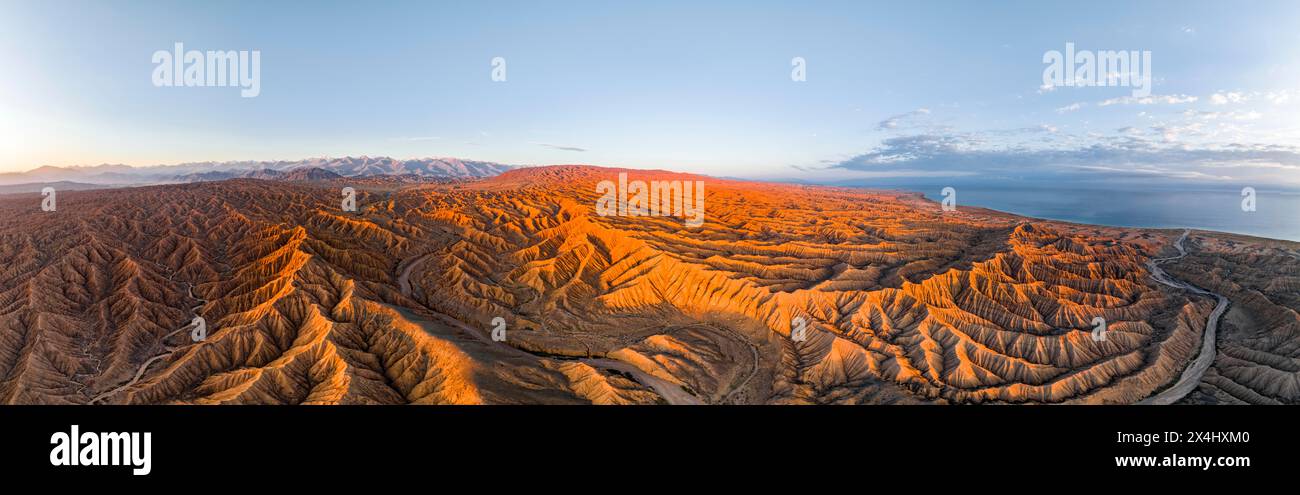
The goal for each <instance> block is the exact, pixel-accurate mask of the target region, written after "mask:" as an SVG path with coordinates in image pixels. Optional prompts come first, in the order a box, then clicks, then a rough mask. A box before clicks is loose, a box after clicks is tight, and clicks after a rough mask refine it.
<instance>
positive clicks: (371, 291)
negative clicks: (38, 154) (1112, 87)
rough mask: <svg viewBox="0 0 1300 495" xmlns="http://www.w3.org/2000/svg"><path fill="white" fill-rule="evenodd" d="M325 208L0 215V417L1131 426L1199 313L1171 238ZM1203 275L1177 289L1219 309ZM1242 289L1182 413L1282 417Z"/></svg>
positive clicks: (466, 205)
mask: <svg viewBox="0 0 1300 495" xmlns="http://www.w3.org/2000/svg"><path fill="white" fill-rule="evenodd" d="M619 172H625V173H627V174H629V176H630V177H632V178H635V179H640V180H651V179H664V180H703V181H704V182H705V191H706V196H705V216H704V223H703V225H701V226H700V227H689V226H687V225H686V224H685V223H684V222H683V221H682V219H681V218H677V217H671V216H668V217H644V216H601V215H598V214H597V213H596V208H595V205H596V204H597V200H598V199H599V196H600V195H599V194H598V192H597V187H596V186H597V183H598V182H600V181H604V180H616V178H617V174H618V173H619ZM346 181H347V179H346V178H342V179H339V178H329V179H328V180H319V181H314V182H284V181H263V180H242V179H241V180H230V181H221V182H211V183H202V184H185V185H169V186H156V187H144V188H132V189H120V190H103V191H89V192H64V193H60V196H59V203H58V211H55V212H43V211H41V210H40V201H39V200H40V198H39V196H35V195H14V196H8V197H5V198H3V199H0V258H3V259H5V260H9V262H8V263H6V264H5V266H4V269H3V272H0V401H3V402H6V403H64V404H85V403H198V404H307V403H311V404H340V403H382V404H398V403H429V404H434V403H458V404H478V403H548V404H549V403H597V404H638V403H645V404H649V403H701V404H712V403H779V404H805V403H965V402H970V403H1069V402H1084V403H1132V402H1136V401H1138V400H1140V399H1142V398H1144V397H1148V396H1150V395H1152V394H1153V393H1155V392H1156V391H1159V390H1161V389H1163V388H1166V387H1168V386H1169V385H1170V384H1171V383H1172V382H1173V381H1174V380H1176V379H1177V377H1178V375H1179V373H1181V372H1182V370H1183V369H1184V368H1186V366H1187V364H1188V363H1189V362H1190V361H1191V360H1192V359H1193V358H1194V357H1195V355H1196V353H1197V352H1198V347H1199V345H1200V343H1201V335H1202V332H1203V331H1204V327H1205V323H1206V317H1207V316H1208V315H1209V314H1210V311H1211V309H1212V308H1213V307H1214V301H1213V300H1212V299H1210V298H1206V297H1202V296H1196V295H1193V294H1188V293H1187V292H1186V291H1180V290H1177V289H1174V288H1171V287H1166V286H1163V285H1161V284H1158V283H1155V282H1154V281H1153V280H1152V279H1151V277H1150V276H1149V275H1150V274H1149V273H1148V267H1147V265H1146V262H1147V260H1149V259H1151V258H1153V257H1156V256H1158V255H1160V254H1161V253H1162V252H1165V251H1166V250H1168V249H1169V246H1170V244H1171V243H1172V242H1173V240H1174V239H1175V238H1176V237H1177V236H1178V234H1179V233H1180V232H1174V231H1143V230H1135V229H1113V228H1104V227H1093V226H1080V225H1072V224H1064V223H1055V222H1045V221H1029V220H1027V219H1024V218H1020V217H1014V216H1010V215H1006V214H1001V213H997V212H991V211H987V210H980V209H966V208H960V209H959V210H958V211H956V212H944V211H942V210H941V209H940V207H939V205H937V204H935V203H932V202H928V201H925V200H924V199H922V198H920V197H919V196H916V195H912V194H907V193H895V192H870V191H863V190H853V189H841V188H826V187H806V186H794V185H776V184H759V183H746V182H732V181H724V180H719V179H713V178H704V177H695V176H685V175H680V174H670V173H667V172H650V171H620V170H616V169H605V168H595V167H543V168H530V169H518V170H513V171H510V172H507V173H504V174H502V175H500V176H497V177H494V178H492V179H488V180H482V181H472V182H451V183H437V184H425V185H410V184H396V185H395V184H381V185H379V186H375V187H371V185H369V184H366V183H359V184H356V185H355V186H354V187H355V188H356V189H357V190H358V191H359V193H358V197H357V205H358V209H357V211H355V212H349V211H343V209H342V207H341V204H340V200H341V199H342V198H341V196H340V191H339V188H340V187H342V186H344V185H345V184H343V182H346ZM1194 239H1201V237H1196V238H1194ZM1242 242H1243V243H1245V244H1247V245H1250V241H1249V240H1247V241H1242ZM1189 244H1190V243H1189ZM1193 247H1194V248H1195V249H1202V248H1201V243H1200V242H1197V243H1196V245H1195V246H1193ZM1276 249H1278V250H1281V251H1282V252H1285V251H1286V250H1287V249H1289V250H1290V252H1291V253H1294V252H1295V246H1294V245H1291V244H1284V245H1283V247H1281V248H1276ZM1166 254H1167V253H1166ZM1275 255H1276V256H1278V258H1277V259H1276V260H1273V261H1278V262H1279V263H1280V262H1282V255H1281V254H1277V253H1275ZM1240 256H1243V257H1245V258H1242V259H1241V260H1237V261H1231V262H1232V263H1237V264H1246V265H1249V264H1252V263H1255V264H1256V266H1258V267H1259V268H1260V269H1264V265H1261V264H1259V263H1258V261H1259V260H1258V259H1255V260H1254V261H1252V258H1249V256H1256V254H1249V253H1242V254H1240ZM1270 256H1271V255H1270ZM1223 259H1225V258H1223V257H1218V256H1217V255H1212V254H1210V253H1208V252H1207V253H1204V254H1199V252H1198V254H1195V255H1193V256H1189V257H1188V258H1186V259H1185V260H1180V263H1186V265H1178V266H1182V267H1184V268H1187V267H1191V268H1187V269H1193V268H1194V269H1195V270H1197V272H1198V273H1202V274H1204V275H1203V277H1202V279H1198V280H1199V281H1196V282H1195V283H1197V284H1198V285H1200V286H1201V287H1206V288H1210V287H1212V286H1214V287H1218V285H1214V284H1212V283H1211V282H1210V280H1224V281H1228V280H1235V279H1233V278H1232V277H1230V276H1228V275H1227V272H1228V270H1226V269H1222V270H1218V271H1217V272H1216V271H1215V268H1214V267H1215V266H1216V263H1222V262H1224V261H1222V260H1223ZM1271 262H1272V261H1270V263H1271ZM1178 266H1175V265H1165V268H1166V269H1167V270H1168V271H1169V272H1170V273H1171V274H1174V275H1179V276H1182V272H1178V271H1176V270H1177V268H1178ZM1234 273H1235V272H1234ZM1293 275H1294V274H1293ZM1187 276H1188V279H1189V280H1191V279H1192V278H1193V277H1192V275H1191V274H1188V275H1187ZM1253 280H1255V279H1253V278H1249V279H1246V280H1243V281H1237V282H1234V283H1235V284H1236V285H1237V287H1236V288H1234V289H1233V290H1236V291H1238V292H1242V293H1243V294H1244V293H1245V292H1247V291H1248V292H1251V293H1259V294H1262V297H1260V298H1259V300H1258V301H1255V302H1247V303H1243V304H1242V305H1241V306H1239V307H1236V308H1235V310H1236V311H1239V312H1240V313H1241V314H1243V315H1249V317H1250V318H1255V319H1254V320H1251V321H1252V322H1253V323H1250V324H1247V323H1241V324H1240V325H1238V326H1239V327H1241V328H1254V327H1259V326H1263V327H1267V328H1268V329H1270V330H1269V331H1270V332H1271V333H1272V334H1275V335H1272V336H1268V337H1259V336H1255V335H1254V334H1249V331H1247V330H1240V331H1228V330H1224V331H1223V333H1225V334H1226V335H1235V336H1237V337H1228V336H1225V337H1223V338H1224V339H1225V344H1224V346H1223V347H1221V348H1220V352H1221V353H1222V354H1223V355H1222V356H1220V357H1219V358H1218V361H1217V362H1216V365H1215V368H1214V369H1213V370H1212V372H1209V373H1207V374H1206V378H1205V382H1206V385H1204V386H1202V387H1201V389H1200V390H1198V391H1197V392H1196V393H1194V394H1192V395H1198V394H1199V395H1216V396H1223V397H1222V400H1228V399H1227V398H1226V397H1227V396H1231V397H1234V398H1236V399H1237V400H1243V401H1247V402H1268V401H1267V400H1264V399H1269V400H1272V401H1276V402H1286V401H1294V400H1295V385H1294V383H1295V380H1296V370H1297V369H1300V367H1297V365H1296V363H1297V361H1296V357H1295V352H1297V351H1296V346H1294V345H1292V343H1293V342H1294V341H1295V335H1296V333H1297V332H1300V328H1297V327H1298V326H1300V325H1297V319H1296V318H1297V317H1296V313H1295V308H1296V306H1295V305H1294V304H1292V303H1294V302H1295V301H1294V300H1291V299H1294V297H1293V296H1294V294H1295V290H1294V283H1292V284H1291V285H1290V286H1288V285H1286V284H1287V283H1288V282H1285V281H1282V282H1278V283H1275V284H1273V285H1271V286H1267V287H1256V286H1254V285H1251V284H1252V283H1257V282H1252V281H1253ZM1291 282H1295V280H1294V277H1292V280H1291ZM1225 283H1226V282H1225ZM1278 284H1280V285H1278ZM1225 290H1226V289H1225ZM1288 290H1289V292H1287V291H1288ZM1270 291H1271V292H1270ZM1219 292H1223V291H1219ZM1286 294H1290V296H1287V295H1286ZM1229 297H1233V298H1234V299H1233V300H1234V302H1236V300H1237V299H1236V297H1237V296H1229ZM1287 297H1291V299H1286V298H1287ZM1288 305H1289V306H1288ZM1288 311H1289V312H1288ZM196 315H197V316H201V317H202V318H203V319H204V320H205V321H206V326H207V335H206V338H204V339H203V340H201V341H197V342H196V341H195V340H194V338H193V336H192V335H191V334H192V331H191V330H192V327H191V326H190V325H189V323H190V322H191V320H192V319H193V317H194V316H196ZM1229 316H1231V315H1229ZM1098 317H1101V318H1104V319H1105V321H1106V324H1107V329H1108V332H1107V334H1106V339H1105V340H1104V341H1096V340H1094V339H1093V337H1092V334H1093V330H1094V326H1095V325H1094V323H1093V322H1094V319H1096V318H1098ZM498 318H500V320H497V319H498ZM1240 318H1244V317H1240ZM1242 321H1243V322H1244V321H1245V320H1242ZM1251 325H1254V326H1251ZM494 330H496V331H497V332H496V333H497V334H498V336H504V341H497V340H494V339H493V333H494ZM501 334H503V335H501ZM1247 334H1249V335H1247ZM1233 339H1236V340H1233ZM1243 362H1244V363H1247V364H1241V363H1243ZM1246 376H1249V377H1251V378H1247V377H1246ZM1229 382H1231V385H1230V384H1229ZM1234 385H1240V386H1241V387H1244V388H1246V389H1248V390H1249V391H1250V394H1254V395H1250V394H1247V393H1246V392H1243V391H1241V390H1238V389H1237V388H1236V387H1234ZM1223 394H1227V396H1224V395H1223ZM1193 399H1195V398H1194V397H1192V396H1189V399H1188V400H1193Z"/></svg>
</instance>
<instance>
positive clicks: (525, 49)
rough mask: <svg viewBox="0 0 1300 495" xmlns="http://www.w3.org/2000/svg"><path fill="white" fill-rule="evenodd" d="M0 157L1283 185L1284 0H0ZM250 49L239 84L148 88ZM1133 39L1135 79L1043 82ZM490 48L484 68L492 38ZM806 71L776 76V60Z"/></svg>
mask: <svg viewBox="0 0 1300 495" xmlns="http://www.w3.org/2000/svg"><path fill="white" fill-rule="evenodd" d="M4 10H5V14H4V15H3V16H0V66H2V67H5V71H4V73H3V74H0V172H5V171H21V170H27V169H32V168H35V167H39V166H43V165H55V166H71V165H94V164H101V163H124V164H128V165H141V166H143V165H156V164H167V163H182V162H193V161H209V160H218V161H222V160H279V159H284V160H290V159H301V158H309V157H319V156H361V155H369V156H392V157H395V158H413V157H428V156H436V157H443V156H449V157H459V158H465V159H478V160H489V161H497V162H502V163H508V164H521V165H526V164H564V163H584V164H595V165H610V166H624V167H633V168H661V169H669V170H680V171H689V172H697V173H704V174H710V175H717V176H731V177H746V178H761V179H786V180H813V181H837V180H855V179H865V180H871V179H879V178H891V179H894V180H922V179H927V178H935V177H965V178H968V179H970V180H1010V179H1020V180H1043V181H1055V182H1058V183H1061V182H1065V183H1069V182H1072V181H1098V182H1124V181H1128V182H1134V183H1170V184H1183V183H1196V184H1198V185H1211V186H1212V185H1232V186H1233V187H1240V186H1239V185H1240V184H1247V185H1256V184H1258V185H1262V186H1267V187H1300V172H1298V171H1300V148H1298V147H1297V145H1300V64H1297V63H1296V61H1297V59H1300V3H1297V2H1293V1H1277V2H1236V3H1230V2H1188V1H1176V2H1088V3H1086V4H1080V3H1075V2H1068V3H1067V2H1042V1H1034V2H997V3H996V4H995V3H992V2H969V1H966V2H956V1H954V2H856V1H855V2H764V1H744V2H728V1H713V2H700V1H683V2H674V1H663V2H645V3H637V4H632V3H630V2H458V3H455V4H453V3H450V2H348V3H344V2H337V3H335V2H312V3H310V4H308V3H299V2H234V1H232V2H149V1H130V2H125V1H122V2H113V1H108V2H71V1H61V0H53V1H47V2H13V1H6V2H5V7H4ZM177 42H180V43H183V44H184V46H185V48H186V49H187V50H189V49H194V50H200V51H207V50H256V51H258V52H259V54H260V93H259V94H258V95H257V96H256V97H252V98H244V97H241V95H240V92H239V89H238V88H229V87H159V86H155V84H154V82H153V80H152V76H153V73H154V71H155V68H156V64H155V63H154V62H153V60H152V57H153V55H154V53H155V52H156V51H159V50H163V51H170V50H172V48H173V45H174V43H177ZM1067 43H1073V44H1074V46H1075V47H1076V48H1077V50H1092V51H1101V50H1125V51H1132V52H1135V53H1142V52H1149V53H1150V56H1151V65H1150V67H1149V73H1150V75H1151V81H1152V85H1151V86H1150V88H1149V90H1150V94H1149V95H1145V96H1142V97H1138V96H1135V91H1136V90H1135V88H1133V87H1065V86H1059V85H1044V81H1043V79H1044V77H1043V76H1044V70H1045V68H1046V67H1047V64H1045V63H1044V57H1045V55H1046V54H1047V53H1048V52H1051V51H1062V52H1063V51H1065V50H1066V44H1067ZM495 57H501V58H502V59H504V61H505V68H506V71H505V76H506V80H505V81H494V80H493V79H492V73H493V70H494V66H493V59H494V58H495ZM796 57H800V58H801V59H802V60H803V61H804V65H803V69H804V74H805V76H806V77H805V79H804V80H802V81H796V80H793V79H794V78H793V77H792V71H794V69H795V67H794V66H793V65H792V60H793V59H795V58H796Z"/></svg>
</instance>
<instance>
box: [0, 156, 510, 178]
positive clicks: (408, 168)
mask: <svg viewBox="0 0 1300 495" xmlns="http://www.w3.org/2000/svg"><path fill="white" fill-rule="evenodd" d="M511 168H514V167H511V166H510V165H503V164H500V163H493V162H484V161H476V160H460V159H457V158H413V159H407V160H399V159H396V158H390V157H386V156H383V157H369V156H361V157H344V158H309V159H305V160H294V161H284V160H280V161H233V162H194V163H182V164H177V165H158V166H152V167H131V166H127V165H115V164H104V165H94V166H75V167H53V166H44V167H39V168H36V169H33V170H29V171H26V172H10V173H0V185H16V184H28V183H41V182H55V181H73V182H78V183H83V184H90V185H139V184H168V183H178V182H202V181H213V180H225V179H233V178H257V179H278V178H284V173H287V172H292V171H295V170H298V169H313V170H317V172H311V173H307V174H306V175H301V177H303V178H302V179H295V178H289V180H326V179H327V178H329V177H328V176H326V175H323V174H324V173H330V174H335V175H337V176H338V177H369V176H375V175H410V176H416V177H430V178H472V177H491V176H494V175H497V174H499V173H501V172H505V171H507V170H510V169H511Z"/></svg>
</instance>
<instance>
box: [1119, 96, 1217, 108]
mask: <svg viewBox="0 0 1300 495" xmlns="http://www.w3.org/2000/svg"><path fill="white" fill-rule="evenodd" d="M1198 99H1199V98H1197V97H1195V96H1190V95H1151V96H1143V97H1137V96H1124V97H1120V98H1111V99H1109V100H1104V101H1102V102H1101V103H1098V104H1097V106H1102V107H1108V106H1111V105H1178V104H1183V103H1195V102H1196V100H1198Z"/></svg>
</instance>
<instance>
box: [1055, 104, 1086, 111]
mask: <svg viewBox="0 0 1300 495" xmlns="http://www.w3.org/2000/svg"><path fill="white" fill-rule="evenodd" d="M1084 105H1085V103H1071V104H1069V105H1066V106H1063V107H1061V108H1058V109H1056V113H1066V112H1073V111H1075V110H1078V109H1080V108H1083V106H1084Z"/></svg>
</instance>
